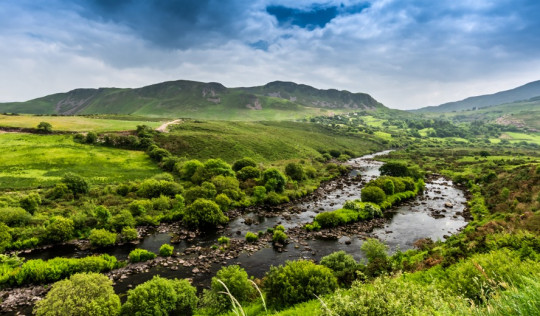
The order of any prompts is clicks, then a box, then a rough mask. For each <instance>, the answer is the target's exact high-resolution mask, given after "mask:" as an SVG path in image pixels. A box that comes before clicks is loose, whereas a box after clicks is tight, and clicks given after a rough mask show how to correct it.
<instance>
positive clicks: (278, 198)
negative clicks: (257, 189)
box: [264, 191, 289, 205]
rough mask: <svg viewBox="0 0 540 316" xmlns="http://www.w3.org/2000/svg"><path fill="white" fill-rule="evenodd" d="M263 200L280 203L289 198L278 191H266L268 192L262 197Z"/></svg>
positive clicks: (285, 201)
mask: <svg viewBox="0 0 540 316" xmlns="http://www.w3.org/2000/svg"><path fill="white" fill-rule="evenodd" d="M264 202H265V203H266V204H270V205H278V204H281V203H287V202H289V198H288V197H286V196H284V195H280V194H279V193H276V192H274V191H271V192H268V194H266V198H265V199H264Z"/></svg>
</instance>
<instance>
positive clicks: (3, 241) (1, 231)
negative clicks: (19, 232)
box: [0, 222, 11, 253]
mask: <svg viewBox="0 0 540 316" xmlns="http://www.w3.org/2000/svg"><path fill="white" fill-rule="evenodd" d="M10 244H11V233H10V232H9V227H8V226H7V225H6V224H4V223H2V222H0V253H2V252H4V250H5V249H6V248H7V247H9V245H10Z"/></svg>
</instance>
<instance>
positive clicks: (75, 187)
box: [62, 172, 90, 195]
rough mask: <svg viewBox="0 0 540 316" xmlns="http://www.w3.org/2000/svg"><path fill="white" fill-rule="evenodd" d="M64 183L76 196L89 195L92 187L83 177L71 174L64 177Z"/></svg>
mask: <svg viewBox="0 0 540 316" xmlns="http://www.w3.org/2000/svg"><path fill="white" fill-rule="evenodd" d="M62 182H63V183H64V184H65V185H66V186H67V188H68V189H69V190H70V191H71V192H73V194H75V195H76V194H85V193H88V190H89V187H90V186H89V184H88V181H86V180H85V179H84V178H83V177H81V176H80V175H78V174H75V173H71V172H69V173H66V174H65V175H64V177H63V178H62Z"/></svg>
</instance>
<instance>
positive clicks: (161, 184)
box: [137, 179, 184, 199]
mask: <svg viewBox="0 0 540 316" xmlns="http://www.w3.org/2000/svg"><path fill="white" fill-rule="evenodd" d="M183 190H184V189H183V188H182V186H181V185H180V184H178V183H176V182H173V181H167V180H157V179H146V180H144V181H143V182H142V183H141V184H140V185H139V190H138V191H137V195H138V196H140V197H144V198H148V199H151V198H157V197H160V196H161V195H165V196H168V197H171V198H173V197H175V195H177V194H180V193H182V191H183Z"/></svg>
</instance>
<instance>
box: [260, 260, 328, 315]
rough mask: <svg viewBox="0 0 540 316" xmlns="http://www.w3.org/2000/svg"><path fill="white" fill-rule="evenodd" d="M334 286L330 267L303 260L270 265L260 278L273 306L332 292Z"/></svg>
mask: <svg viewBox="0 0 540 316" xmlns="http://www.w3.org/2000/svg"><path fill="white" fill-rule="evenodd" d="M336 288H337V280H336V277H335V276H334V275H333V273H332V270H330V269H329V268H327V267H324V266H321V265H316V264H315V263H313V262H311V261H305V260H299V261H288V262H287V263H286V264H285V265H284V266H279V267H271V268H270V271H268V272H267V273H266V276H265V278H264V289H265V292H266V297H267V299H268V302H269V303H270V304H271V305H274V306H276V307H286V306H290V305H293V304H296V303H300V302H305V301H308V300H312V299H313V298H314V297H315V295H319V296H320V295H324V294H328V293H332V292H334V291H335V289H336Z"/></svg>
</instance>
